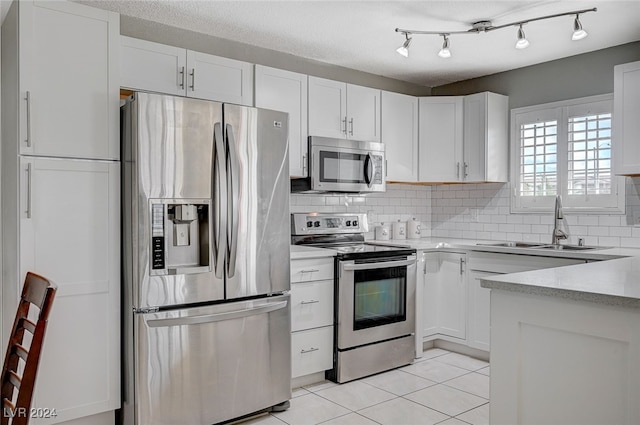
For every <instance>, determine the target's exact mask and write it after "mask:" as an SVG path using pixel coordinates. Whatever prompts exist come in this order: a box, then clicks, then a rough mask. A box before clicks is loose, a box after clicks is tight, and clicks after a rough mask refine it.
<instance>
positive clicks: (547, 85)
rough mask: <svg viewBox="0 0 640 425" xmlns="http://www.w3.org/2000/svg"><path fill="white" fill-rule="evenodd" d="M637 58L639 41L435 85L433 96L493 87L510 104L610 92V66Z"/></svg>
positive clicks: (519, 104)
mask: <svg viewBox="0 0 640 425" xmlns="http://www.w3.org/2000/svg"><path fill="white" fill-rule="evenodd" d="M638 60H640V41H636V42H633V43H628V44H623V45H620V46H616V47H611V48H608V49H602V50H597V51H595V52H590V53H584V54H581V55H576V56H570V57H567V58H563V59H558V60H554V61H550V62H545V63H541V64H538V65H533V66H528V67H526V68H519V69H514V70H512V71H506V72H501V73H498V74H493V75H488V76H486V77H480V78H474V79H471V80H466V81H460V82H458V83H452V84H447V85H444V86H439V87H434V88H433V89H432V93H431V94H432V95H433V96H444V95H449V96H456V95H466V94H471V93H477V92H481V91H492V92H496V93H500V94H504V95H507V96H509V107H510V108H519V107H522V106H530V105H539V104H543V103H549V102H555V101H559V100H567V99H577V98H580V97H585V96H592V95H596V94H605V93H613V67H614V65H618V64H621V63H627V62H634V61H638Z"/></svg>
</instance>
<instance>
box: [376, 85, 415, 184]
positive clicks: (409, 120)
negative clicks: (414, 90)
mask: <svg viewBox="0 0 640 425" xmlns="http://www.w3.org/2000/svg"><path fill="white" fill-rule="evenodd" d="M381 97H382V142H383V143H384V144H385V149H386V159H387V180H390V181H400V182H415V181H417V180H418V98H417V97H414V96H407V95H405V94H399V93H392V92H386V91H383V92H382V96H381Z"/></svg>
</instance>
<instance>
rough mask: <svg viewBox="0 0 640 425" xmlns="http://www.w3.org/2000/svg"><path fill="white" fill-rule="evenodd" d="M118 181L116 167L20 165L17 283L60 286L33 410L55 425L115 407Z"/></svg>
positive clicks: (30, 161)
mask: <svg viewBox="0 0 640 425" xmlns="http://www.w3.org/2000/svg"><path fill="white" fill-rule="evenodd" d="M119 179H120V164H119V163H117V162H106V161H104V162H103V161H84V160H72V159H71V160H68V159H51V158H37V157H30V158H26V157H23V158H22V159H21V160H20V239H19V243H20V252H21V257H20V264H19V268H20V275H21V276H24V275H25V274H26V272H27V271H30V270H35V271H37V272H38V273H39V274H42V275H43V276H46V277H48V278H50V279H52V280H53V281H54V282H55V283H56V284H57V285H58V293H57V295H56V298H55V300H54V303H53V309H52V313H51V316H50V317H49V326H48V329H47V336H46V338H45V343H44V351H43V353H42V357H41V361H40V368H39V370H38V381H37V385H36V388H35V398H34V403H33V406H34V407H51V408H53V407H55V408H56V413H57V417H56V418H55V422H62V421H65V420H70V419H74V418H78V417H81V416H86V415H90V414H93V413H98V412H103V411H107V410H113V409H116V408H117V407H119V403H120V369H119V358H118V356H114V355H112V353H114V352H116V353H118V352H119V346H120V338H119V332H120V325H119V322H120V311H119V308H118V307H117V306H118V305H119V300H120V255H119V252H120V183H119ZM17 289H18V291H20V288H17ZM18 293H19V292H18ZM62 383H64V385H62ZM39 423H43V422H39ZM47 423H51V422H47Z"/></svg>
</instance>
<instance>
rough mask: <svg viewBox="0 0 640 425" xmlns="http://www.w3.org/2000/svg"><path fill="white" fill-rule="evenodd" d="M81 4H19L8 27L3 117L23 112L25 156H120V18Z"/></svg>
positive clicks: (21, 148)
mask: <svg viewBox="0 0 640 425" xmlns="http://www.w3.org/2000/svg"><path fill="white" fill-rule="evenodd" d="M77 6H78V5H77V4H74V3H70V2H62V1H51V2H49V1H43V2H34V1H20V2H15V3H14V5H13V11H12V16H11V19H10V20H9V21H8V22H6V23H5V25H3V34H2V41H3V46H2V48H3V52H2V53H3V60H2V63H3V67H4V68H3V79H6V81H7V83H8V82H9V81H12V82H13V83H15V85H14V86H9V85H8V84H6V85H7V87H6V89H3V95H4V94H5V93H7V95H8V97H7V98H6V100H5V102H6V103H4V104H3V114H9V115H10V116H11V115H13V114H15V113H17V117H15V119H17V120H18V122H19V125H18V133H17V142H18V144H19V151H18V152H19V153H20V154H22V155H46V156H58V157H74V158H95V159H118V158H119V145H118V143H113V140H114V138H117V137H119V130H118V129H119V123H120V116H119V114H118V90H117V87H118V60H117V56H118V45H117V37H118V33H119V22H120V21H119V17H118V15H117V14H115V13H107V12H105V11H103V10H100V9H95V8H90V7H80V8H78V7H77ZM78 11H81V12H78ZM114 41H115V43H114ZM5 50H6V52H5ZM5 62H8V63H6V64H5ZM16 65H17V67H16ZM7 140H11V139H5V140H4V141H5V142H6V141H7ZM79 141H81V142H79Z"/></svg>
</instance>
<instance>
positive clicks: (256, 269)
mask: <svg viewBox="0 0 640 425" xmlns="http://www.w3.org/2000/svg"><path fill="white" fill-rule="evenodd" d="M121 118H122V141H123V145H122V147H123V158H124V164H123V190H122V193H123V214H124V215H123V223H124V226H123V243H124V247H123V248H124V249H123V265H124V291H123V293H124V299H123V302H124V306H123V311H124V320H123V323H124V329H123V334H124V340H123V347H124V368H123V369H124V383H125V384H124V389H123V408H122V410H121V413H122V414H121V418H122V420H121V422H122V423H124V424H127V425H129V424H132V425H133V424H136V425H149V424H153V425H164V424H166V425H176V424H180V425H209V424H213V423H217V422H221V421H226V420H229V419H233V418H237V417H240V416H244V415H246V414H250V413H252V412H256V411H260V410H262V409H268V408H270V407H271V406H276V405H281V406H282V405H283V403H284V405H286V403H287V402H288V400H289V399H290V397H291V389H290V380H291V348H290V347H291V340H290V327H291V326H290V303H289V293H288V291H289V243H290V240H289V238H290V236H289V227H290V223H289V164H288V139H287V134H288V131H287V126H288V117H287V115H286V114H284V113H281V112H276V111H270V110H261V109H256V108H249V107H243V106H237V105H230V104H221V103H216V102H209V101H204V100H198V99H190V98H183V97H174V96H165V95H158V94H150V93H135V94H134V95H132V96H131V97H130V98H129V99H128V100H127V102H126V104H125V105H124V106H123V107H122V117H121Z"/></svg>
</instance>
